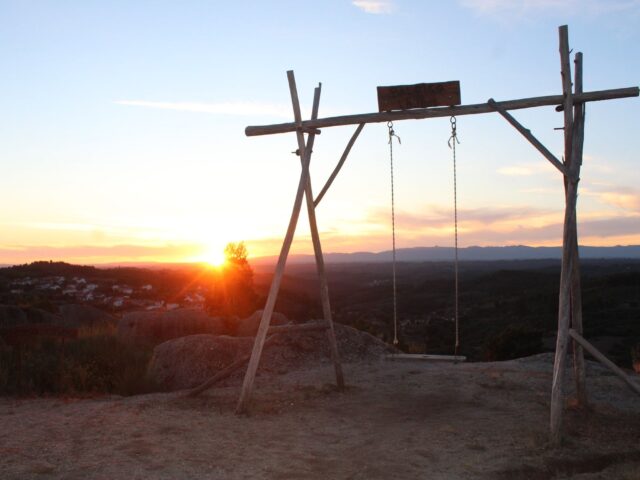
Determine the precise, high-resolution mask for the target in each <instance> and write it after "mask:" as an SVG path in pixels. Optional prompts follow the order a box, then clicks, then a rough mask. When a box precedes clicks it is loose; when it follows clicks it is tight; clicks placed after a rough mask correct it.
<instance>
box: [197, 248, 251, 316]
mask: <svg viewBox="0 0 640 480" xmlns="http://www.w3.org/2000/svg"><path fill="white" fill-rule="evenodd" d="M224 255H225V259H226V262H225V264H224V267H223V268H221V269H220V270H219V271H218V272H217V273H216V275H215V276H214V278H213V282H212V283H213V285H212V288H211V290H210V293H209V295H208V296H207V299H206V307H207V311H208V312H209V313H210V314H211V315H216V316H221V317H223V318H227V319H231V318H233V317H246V316H248V315H249V314H251V313H252V312H253V311H254V310H255V309H256V301H257V295H256V292H255V289H254V285H253V270H252V269H251V265H249V261H248V260H247V256H248V252H247V247H246V246H245V244H244V242H238V243H229V244H227V246H226V247H225V249H224Z"/></svg>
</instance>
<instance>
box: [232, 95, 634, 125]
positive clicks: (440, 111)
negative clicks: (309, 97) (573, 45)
mask: <svg viewBox="0 0 640 480" xmlns="http://www.w3.org/2000/svg"><path fill="white" fill-rule="evenodd" d="M639 94H640V90H639V89H638V87H628V88H616V89H612V90H598V91H594V92H585V93H577V94H575V95H574V96H573V103H574V104H575V103H583V102H595V101H599V100H614V99H616V98H628V97H637V96H638V95H639ZM563 102H564V97H563V96H562V95H549V96H546V97H533V98H522V99H518V100H505V101H503V102H495V105H494V106H491V105H489V103H477V104H474V105H460V106H456V107H434V108H416V109H413V110H400V111H394V112H380V113H362V114H358V115H344V116H339V117H327V118H319V119H317V120H305V121H303V122H301V124H300V125H298V124H296V123H294V122H290V123H277V124H273V125H257V126H249V127H247V128H246V129H245V131H244V133H245V135H247V136H248V137H253V136H258V135H273V134H276V133H287V132H295V131H296V129H298V128H300V127H301V128H302V129H303V130H304V129H314V128H315V129H318V128H327V127H338V126H343V125H359V124H361V123H381V122H389V121H391V122H395V121H397V120H418V119H422V118H438V117H450V116H452V115H456V116H460V115H476V114H480V113H491V112H495V111H496V106H498V107H499V108H500V109H503V110H520V109H523V108H533V107H544V106H549V105H561V104H562V103H563Z"/></svg>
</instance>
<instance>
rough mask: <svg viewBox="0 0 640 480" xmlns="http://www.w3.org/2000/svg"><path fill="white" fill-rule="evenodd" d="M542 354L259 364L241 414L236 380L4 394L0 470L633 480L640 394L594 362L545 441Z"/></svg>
mask: <svg viewBox="0 0 640 480" xmlns="http://www.w3.org/2000/svg"><path fill="white" fill-rule="evenodd" d="M551 361H552V358H551V356H550V355H548V354H545V355H538V356H535V357H530V358H527V359H520V360H515V361H509V362H500V363H474V364H471V363H467V364H457V365H453V364H434V363H424V362H417V361H411V362H398V361H384V360H380V361H373V362H367V363H351V364H346V365H345V375H346V379H347V383H348V388H347V389H346V391H344V392H338V391H336V390H335V388H334V387H333V386H332V384H331V382H332V381H333V378H332V368H331V366H330V365H329V364H326V365H322V366H320V367H314V368H309V369H303V370H297V371H292V372H289V373H287V374H283V375H275V374H269V375H262V376H260V377H259V381H258V383H257V384H256V390H255V394H254V402H253V405H252V410H251V414H250V415H248V416H236V415H235V414H234V407H235V403H236V400H237V397H238V392H239V378H235V379H231V380H229V381H228V382H227V384H225V385H222V386H221V387H218V388H216V389H214V390H211V391H209V392H208V393H207V394H205V395H203V396H201V397H200V398H195V399H187V398H184V397H183V396H182V395H181V394H180V393H179V392H176V393H170V394H152V395H144V396H139V397H128V398H122V397H101V398H92V399H59V398H55V399H11V398H9V399H8V398H3V399H0V478H2V479H28V478H38V479H53V478H56V479H182V478H198V479H245V478H246V479H298V478H304V479H306V478H309V479H390V478H402V479H405V478H406V479H505V480H506V479H548V478H577V479H584V480H587V479H605V478H606V479H623V480H624V479H627V480H628V479H640V397H637V396H635V395H634V394H633V393H632V392H631V391H630V390H628V389H627V387H626V386H625V385H624V384H623V383H622V382H620V380H619V379H618V378H617V377H614V376H612V375H610V374H609V373H608V371H606V370H604V369H602V368H601V367H600V366H599V365H597V364H593V363H590V362H589V364H588V387H589V394H590V399H591V402H592V404H591V407H590V409H588V410H578V409H575V408H572V407H571V406H570V405H569V407H568V409H567V411H566V414H565V417H564V418H565V423H564V425H565V433H566V436H565V437H566V440H565V442H564V445H563V446H562V447H561V448H559V449H556V450H552V449H550V448H548V446H547V436H548V423H549V422H548V418H549V396H550V385H551ZM568 378H569V379H570V378H571V376H570V375H568Z"/></svg>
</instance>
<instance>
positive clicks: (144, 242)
mask: <svg viewBox="0 0 640 480" xmlns="http://www.w3.org/2000/svg"><path fill="white" fill-rule="evenodd" d="M562 24H568V25H569V34H570V44H571V47H572V48H573V49H574V51H582V52H584V62H585V66H584V76H585V82H584V83H585V90H599V89H608V88H618V87H628V86H637V85H638V83H639V82H638V79H639V78H640V54H638V50H637V45H639V44H640V41H639V40H640V38H639V37H640V1H637V0H610V1H602V0H591V1H587V0H584V1H579V0H568V1H555V0H539V1H532V0H520V1H510V2H508V1H502V0H459V1H450V2H436V1H403V0H393V1H366V0H361V1H351V0H340V1H338V0H335V1H329V0H328V1H322V2H312V1H299V0H298V1H272V2H264V1H238V2H221V1H220V2H218V1H180V2H178V1H135V2H131V1H102V2H99V1H79V0H78V1H28V0H21V1H8V0H0V64H1V69H2V72H3V74H2V76H0V91H1V92H2V94H0V162H1V165H2V173H3V174H2V177H1V178H2V180H1V182H2V188H1V190H0V202H1V204H2V205H3V207H2V208H0V262H2V263H13V262H22V261H30V260H36V259H40V258H46V259H49V258H52V259H65V260H70V261H79V262H89V263H93V262H98V263H99V262H103V261H104V262H107V261H137V260H172V261H181V260H190V259H196V258H205V257H206V256H207V255H213V254H214V252H217V251H218V252H219V251H220V250H221V249H222V248H223V247H224V245H225V244H226V243H227V242H228V241H238V240H245V241H246V242H247V245H248V247H249V252H250V253H251V254H253V255H263V254H272V253H276V252H277V251H278V249H279V242H280V241H281V237H282V236H283V235H284V232H285V230H286V225H287V222H288V217H289V215H290V212H291V205H292V202H293V197H294V194H295V189H296V186H297V179H298V175H299V162H298V159H297V157H295V156H293V155H291V154H290V153H289V152H291V151H292V150H294V149H295V148H296V142H295V136H294V135H292V134H286V135H276V136H270V137H256V138H247V137H245V136H244V128H245V127H246V126H247V125H257V124H270V123H280V122H286V121H290V119H291V115H292V114H291V106H290V99H289V92H288V86H287V82H286V70H289V69H293V70H295V73H296V79H297V83H298V89H299V94H300V97H301V101H302V103H303V112H304V114H305V115H308V111H309V106H310V102H311V99H312V93H313V88H314V87H315V86H316V85H317V83H318V82H322V84H323V89H322V99H321V102H320V116H328V115H340V114H351V113H366V112H371V111H375V110H376V109H377V100H376V86H377V85H394V84H411V83H418V82H435V81H446V80H454V79H456V80H460V82H461V90H462V102H463V103H465V104H468V103H480V102H485V101H486V100H487V99H488V98H490V97H493V98H495V99H497V100H500V99H503V100H506V99H512V98H522V97H531V96H539V95H550V94H558V93H560V91H561V90H560V88H561V86H560V74H559V56H558V33H557V27H558V26H559V25H562ZM514 115H515V116H516V117H517V118H518V119H519V120H520V121H522V122H523V123H524V124H525V125H526V126H527V127H528V128H531V130H532V131H533V133H534V134H535V135H537V136H538V138H539V139H540V140H541V141H543V143H545V145H547V147H549V148H550V149H551V150H552V151H553V152H554V153H555V154H556V156H558V157H559V156H560V155H561V150H562V137H561V135H562V134H561V132H559V131H554V130H553V128H554V127H559V126H561V124H562V117H561V114H558V113H556V112H555V111H554V110H553V108H540V109H531V110H527V111H517V112H514ZM639 119H640V100H639V99H637V98H634V99H626V100H615V101H609V102H599V103H597V104H596V103H592V104H589V105H588V107H587V125H586V142H585V161H584V167H583V174H582V182H581V195H580V199H579V219H580V222H581V224H580V225H581V229H580V233H581V239H582V243H585V244H592V245H612V244H638V243H640V188H639V187H638V185H639V184H640V173H638V167H637V165H638V156H639V155H638V147H639V139H638V128H637V124H638V120H639ZM458 129H459V136H460V139H461V142H462V143H461V145H460V146H459V149H458V155H459V159H458V161H459V207H460V219H461V223H460V227H461V244H462V245H506V244H531V245H558V244H560V239H561V235H562V232H561V225H560V224H561V221H562V211H563V205H562V202H563V197H562V179H561V178H560V175H559V174H558V173H557V172H556V171H555V170H554V169H553V167H551V166H550V165H548V164H547V162H546V160H544V158H542V157H541V156H540V155H539V154H538V153H537V152H536V151H535V150H534V149H533V148H532V147H531V146H530V145H529V144H528V143H527V142H526V141H525V140H524V139H523V138H521V137H520V136H519V134H518V133H517V132H516V131H515V130H514V129H513V128H512V127H511V126H509V125H508V124H507V123H506V122H505V121H504V120H503V119H502V118H500V117H499V116H498V115H481V116H473V117H461V118H459V119H458ZM352 131H353V128H351V127H339V128H332V129H325V130H324V131H323V132H322V135H320V136H319V137H318V139H317V141H316V146H315V149H314V156H313V160H312V179H313V184H314V187H315V189H316V191H318V190H319V189H320V188H321V186H322V184H323V183H324V180H325V179H326V177H327V176H328V175H329V173H330V172H331V170H332V169H333V167H334V165H335V163H336V162H337V160H338V158H339V156H340V154H341V152H342V149H343V148H344V145H345V144H346V142H347V141H348V139H349V136H350V135H351V133H352ZM396 131H397V133H398V135H400V137H401V138H402V145H401V146H398V147H397V148H396V151H395V157H396V158H395V161H396V188H397V190H396V199H397V212H398V225H397V226H398V246H400V247H403V246H406V247H408V246H417V245H451V244H452V235H451V231H452V213H451V209H452V185H451V183H452V182H451V180H452V179H451V176H452V173H451V159H450V151H449V149H448V147H447V139H448V137H449V122H448V119H434V120H422V121H405V122H398V123H396ZM389 200H390V192H389V177H388V150H387V138H386V127H385V126H384V125H382V124H380V125H368V126H367V127H366V128H365V130H364V132H363V133H362V135H361V137H360V139H359V140H358V143H357V144H356V146H355V147H354V149H353V151H352V154H351V156H350V157H349V160H348V161H347V164H346V166H345V168H344V171H343V172H342V173H341V174H340V176H339V177H338V179H337V181H336V183H335V184H334V187H332V190H331V191H330V192H329V194H328V195H327V197H326V198H325V200H323V202H322V204H321V205H320V207H319V208H318V221H319V225H320V229H321V232H322V237H323V240H324V247H325V250H326V251H357V250H375V251H378V250H385V249H388V248H389V247H390V225H389V224H390V219H389V213H390V212H389V210H390V206H389ZM305 223H306V217H305V216H304V215H303V216H302V217H301V223H300V228H299V229H298V236H297V240H296V243H295V244H294V251H298V252H303V251H309V250H310V248H311V247H310V242H309V241H308V229H307V228H306V227H305Z"/></svg>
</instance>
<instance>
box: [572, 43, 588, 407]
mask: <svg viewBox="0 0 640 480" xmlns="http://www.w3.org/2000/svg"><path fill="white" fill-rule="evenodd" d="M574 64H575V71H574V75H575V85H574V89H575V93H576V94H580V93H582V52H578V53H576V55H575V60H574ZM585 108H586V106H585V104H584V103H582V104H575V105H574V106H573V144H572V147H571V148H572V152H571V153H572V155H571V164H570V168H574V169H575V172H576V173H575V174H576V175H579V173H580V168H581V166H582V147H583V145H584V118H585ZM571 228H573V230H574V232H573V240H574V243H573V246H572V250H573V255H574V256H573V274H572V282H571V328H573V329H574V330H575V331H576V332H577V333H578V334H580V335H582V286H581V282H580V255H579V249H578V219H577V212H576V214H575V215H574V216H573V224H572V225H571ZM573 372H574V377H575V381H576V399H577V402H578V405H579V406H582V407H586V406H587V402H588V399H587V387H586V372H585V363H584V351H583V349H582V345H581V344H580V343H579V342H578V341H576V340H575V339H574V340H573Z"/></svg>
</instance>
